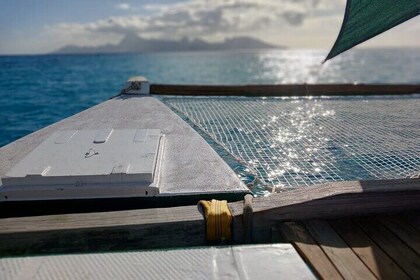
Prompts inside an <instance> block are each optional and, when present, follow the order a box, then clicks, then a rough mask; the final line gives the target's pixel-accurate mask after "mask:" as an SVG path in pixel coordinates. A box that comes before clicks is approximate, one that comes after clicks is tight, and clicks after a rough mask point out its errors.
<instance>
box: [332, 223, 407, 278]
mask: <svg viewBox="0 0 420 280" xmlns="http://www.w3.org/2000/svg"><path fill="white" fill-rule="evenodd" d="M329 224H330V225H331V226H332V227H333V228H334V230H335V231H336V232H337V233H338V234H339V235H340V237H341V238H342V239H343V240H344V241H345V242H346V243H347V245H348V246H349V247H350V248H351V249H352V250H353V251H354V252H355V253H356V254H357V256H358V257H359V258H360V259H361V260H362V261H363V262H364V264H365V265H366V266H367V267H368V268H369V269H370V270H371V271H372V272H373V274H375V276H376V277H378V278H379V279H410V278H409V277H408V275H407V274H406V273H405V272H404V271H403V270H402V269H401V268H400V267H399V266H398V265H397V264H396V263H395V262H394V261H393V260H392V259H391V258H390V257H388V255H387V254H385V252H383V251H382V249H381V248H379V247H378V246H377V245H376V243H375V242H373V241H372V240H371V239H370V238H369V237H368V236H367V235H366V233H365V232H364V231H363V230H362V229H361V228H360V227H359V226H357V225H356V224H355V223H354V222H353V221H352V220H350V219H339V220H331V221H329Z"/></svg>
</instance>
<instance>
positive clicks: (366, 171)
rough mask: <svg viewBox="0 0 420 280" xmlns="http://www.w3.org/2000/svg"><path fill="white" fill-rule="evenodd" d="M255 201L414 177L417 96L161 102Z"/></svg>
mask: <svg viewBox="0 0 420 280" xmlns="http://www.w3.org/2000/svg"><path fill="white" fill-rule="evenodd" d="M164 101H165V102H166V103H167V104H168V105H169V106H171V107H172V108H174V110H176V111H177V112H178V113H179V114H180V115H181V116H187V118H188V120H189V121H190V122H192V123H194V124H195V125H196V126H197V128H199V129H200V130H201V131H203V132H205V134H207V135H208V137H210V138H211V139H212V140H213V141H215V142H217V143H218V144H219V145H220V147H222V148H223V149H225V151H227V152H228V153H229V154H230V155H231V156H232V157H234V158H235V159H236V162H235V161H232V163H233V165H231V166H232V168H233V169H234V170H237V169H238V166H241V168H240V172H238V174H239V176H240V178H241V179H244V178H245V180H244V181H245V182H246V183H248V184H249V185H250V187H251V188H252V189H255V190H256V191H258V192H259V194H263V195H266V194H267V193H269V192H272V191H277V192H280V191H284V190H288V189H291V188H296V187H302V186H309V185H315V184H320V183H325V182H331V181H343V180H361V179H391V178H405V177H410V176H413V175H417V174H418V173H419V170H420V145H419V140H418V139H420V126H419V119H418V116H419V115H420V109H419V108H420V96H409V97H398V98H392V97H365V98H361V97H347V98H344V97H342V98H339V97H337V98H228V97H226V98H165V99H164Z"/></svg>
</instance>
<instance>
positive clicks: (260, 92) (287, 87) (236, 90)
mask: <svg viewBox="0 0 420 280" xmlns="http://www.w3.org/2000/svg"><path fill="white" fill-rule="evenodd" d="M150 92H151V93H152V94H157V95H207V96H222V95H227V96H316V95H327V96H332V95H378V94H411V93H419V92H420V85H418V84H413V85H407V84H399V85H396V84H393V85H387V84H383V85H380V84H376V85H375V84H357V85H355V84H279V85H243V86H236V85H215V86H209V85H163V84H152V85H150Z"/></svg>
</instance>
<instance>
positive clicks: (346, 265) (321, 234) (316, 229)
mask: <svg viewBox="0 0 420 280" xmlns="http://www.w3.org/2000/svg"><path fill="white" fill-rule="evenodd" d="M305 226H306V228H307V229H308V231H309V232H310V234H311V235H312V237H313V238H314V240H315V241H316V242H317V243H318V244H319V245H320V247H321V248H322V250H323V251H324V252H325V254H326V255H327V256H328V258H329V259H330V260H331V262H332V263H333V264H334V266H335V267H336V268H337V270H338V271H339V272H340V273H341V275H343V277H344V279H376V278H375V276H374V275H373V274H372V272H371V271H370V270H369V269H368V268H367V267H366V266H365V264H364V263H363V262H362V261H361V260H360V259H359V258H358V257H357V255H356V254H355V253H354V252H353V250H352V249H350V248H349V247H348V246H347V244H346V243H345V242H344V241H343V240H342V239H341V238H340V236H338V234H337V233H336V232H335V231H334V230H333V229H332V228H331V226H330V225H329V224H328V223H327V222H326V221H324V220H312V221H306V222H305Z"/></svg>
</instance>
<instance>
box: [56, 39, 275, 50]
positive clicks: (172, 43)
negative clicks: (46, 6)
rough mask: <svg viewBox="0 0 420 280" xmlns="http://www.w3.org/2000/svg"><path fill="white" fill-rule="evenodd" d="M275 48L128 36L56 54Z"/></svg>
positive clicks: (242, 42) (243, 41) (233, 41)
mask: <svg viewBox="0 0 420 280" xmlns="http://www.w3.org/2000/svg"><path fill="white" fill-rule="evenodd" d="M274 48H277V49H278V48H283V47H281V46H275V45H271V44H268V43H265V42H263V41H260V40H258V39H255V38H252V37H233V38H228V39H225V40H224V41H223V42H220V43H210V42H207V41H204V40H200V39H194V40H191V39H188V38H183V39H181V40H162V39H145V38H142V37H139V36H137V35H126V36H125V37H124V38H123V39H122V40H121V41H120V42H119V43H118V44H106V45H102V46H97V47H88V46H76V45H68V46H65V47H62V48H60V49H58V50H56V51H55V52H54V53H56V54H93V53H95V54H99V53H143V52H168V51H221V50H241V49H242V50H243V49H274Z"/></svg>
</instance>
